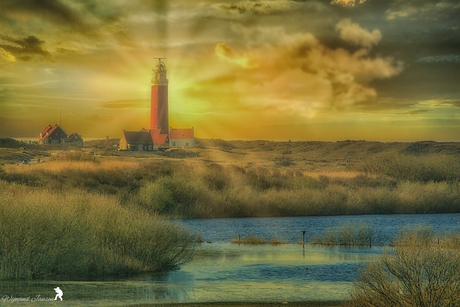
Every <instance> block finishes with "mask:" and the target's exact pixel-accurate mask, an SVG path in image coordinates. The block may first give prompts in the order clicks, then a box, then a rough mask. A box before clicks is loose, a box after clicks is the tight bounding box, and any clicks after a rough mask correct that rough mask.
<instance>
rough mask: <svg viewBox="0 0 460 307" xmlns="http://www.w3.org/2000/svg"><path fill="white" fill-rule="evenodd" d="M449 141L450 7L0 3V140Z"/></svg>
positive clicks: (275, 0)
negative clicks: (152, 124) (140, 134)
mask: <svg viewBox="0 0 460 307" xmlns="http://www.w3.org/2000/svg"><path fill="white" fill-rule="evenodd" d="M155 57H165V58H166V59H165V60H164V62H165V64H166V66H167V69H168V79H169V82H170V85H169V109H170V113H169V117H170V126H173V127H176V128H187V127H192V126H193V127H194V128H195V135H196V137H200V138H221V139H265V140H288V139H291V140H324V141H335V140H346V139H352V140H362V139H364V140H369V141H370V140H376V141H419V140H435V141H460V2H459V1H451V0H432V1H427V0H390V1H381V0H355V1H353V0H311V1H301V0H297V1H292V0H245V1H239V0H233V1H223V0H222V1H210V0H199V1H198V0H181V1H179V0H177V1H174V0H172V1H167V0H157V1H154V0H97V1H96V0H88V1H77V0H55V1H38V0H35V1H34V0H1V1H0V137H14V138H27V137H37V136H38V134H39V132H40V131H41V130H42V129H43V128H45V127H46V126H47V125H49V124H51V125H54V124H58V123H59V121H61V123H62V127H63V129H64V131H66V132H67V133H68V134H70V133H72V132H77V133H79V134H81V135H82V136H83V138H84V139H89V138H104V137H105V136H106V135H109V137H112V138H115V137H120V136H121V133H122V131H123V129H126V130H140V129H142V128H143V127H145V128H147V127H148V126H149V107H150V102H149V96H150V79H151V68H152V67H154V66H155V64H156V61H157V60H155Z"/></svg>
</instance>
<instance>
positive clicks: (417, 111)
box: [404, 110, 433, 115]
mask: <svg viewBox="0 0 460 307" xmlns="http://www.w3.org/2000/svg"><path fill="white" fill-rule="evenodd" d="M431 111H433V110H412V111H407V112H404V114H406V115H417V114H423V113H427V112H431Z"/></svg>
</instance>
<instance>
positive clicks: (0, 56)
mask: <svg viewBox="0 0 460 307" xmlns="http://www.w3.org/2000/svg"><path fill="white" fill-rule="evenodd" d="M14 61H16V58H15V57H14V55H12V54H11V53H9V52H8V51H6V50H4V49H3V48H1V47H0V65H5V64H9V63H11V62H14Z"/></svg>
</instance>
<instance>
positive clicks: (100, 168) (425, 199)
mask: <svg viewBox="0 0 460 307" xmlns="http://www.w3.org/2000/svg"><path fill="white" fill-rule="evenodd" d="M441 158H443V157H441ZM402 159H406V158H402ZM414 159H417V157H414ZM432 159H434V158H432ZM441 160H442V159H441ZM379 161H380V160H379ZM430 161H431V160H430ZM433 161H434V160H433ZM447 161H448V163H451V162H452V161H451V160H449V159H447ZM388 163H390V162H388ZM395 163H396V162H395ZM398 163H399V162H398ZM433 163H435V165H444V162H442V161H438V160H436V161H434V162H433ZM415 164H416V163H415ZM415 164H414V163H413V165H415ZM396 165H399V164H397V163H396ZM453 165H454V164H452V166H453ZM414 167H415V166H414ZM442 169H445V168H444V166H443V168H442ZM366 171H367V172H368V173H365V172H357V171H356V170H352V171H350V172H342V175H341V174H340V173H337V172H336V173H334V176H328V174H327V173H324V174H323V173H314V174H313V173H302V172H299V171H294V170H283V171H280V170H279V169H278V168H255V167H251V168H243V167H238V166H232V165H230V166H223V165H218V164H212V163H202V164H201V163H187V162H177V163H172V162H169V163H165V162H125V161H123V160H121V161H115V160H113V161H110V160H109V161H101V162H100V163H93V162H81V161H79V162H69V161H55V162H52V161H50V162H46V163H43V164H39V165H31V166H27V167H20V166H4V167H2V168H0V180H4V181H6V182H10V183H18V184H24V185H26V186H30V187H39V188H44V189H48V190H50V191H59V192H66V191H71V190H74V189H77V190H84V191H89V192H91V193H93V192H94V193H98V194H103V195H117V196H118V197H119V198H120V199H121V204H122V205H124V206H131V207H132V206H136V207H140V208H141V209H142V210H146V211H147V212H149V213H150V214H153V215H155V214H160V215H167V216H171V217H181V218H216V217H256V216H305V215H342V214H407V213H458V212H460V185H459V181H458V175H456V176H457V177H455V174H453V173H452V172H450V171H446V172H448V174H449V175H445V176H444V177H442V176H441V177H440V176H435V175H433V180H425V179H426V178H428V177H423V178H425V179H423V180H418V179H417V178H414V176H410V177H408V178H400V176H399V175H398V176H399V177H398V176H397V175H395V176H390V173H388V172H387V171H385V170H381V171H380V170H378V169H372V170H371V169H369V168H368V169H366ZM380 172H381V173H380ZM415 177H417V176H415ZM440 178H441V179H442V178H445V179H446V180H443V181H439V179H440Z"/></svg>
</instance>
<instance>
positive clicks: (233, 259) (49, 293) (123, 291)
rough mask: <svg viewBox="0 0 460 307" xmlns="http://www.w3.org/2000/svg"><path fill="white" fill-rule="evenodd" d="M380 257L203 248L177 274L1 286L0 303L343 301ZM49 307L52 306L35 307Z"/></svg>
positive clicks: (293, 248) (293, 247) (283, 248)
mask: <svg viewBox="0 0 460 307" xmlns="http://www.w3.org/2000/svg"><path fill="white" fill-rule="evenodd" d="M380 252H381V251H380V250H379V249H378V248H373V249H367V251H366V252H362V251H361V252H358V253H354V252H353V249H338V248H322V247H311V246H302V245H297V244H288V245H280V246H271V245H263V246H243V245H240V246H239V245H236V244H231V243H219V244H201V245H200V246H199V247H198V248H197V253H196V254H195V256H194V258H193V260H192V261H191V262H190V263H188V264H186V265H184V266H183V267H182V269H181V270H178V271H173V272H169V273H161V274H146V275H139V276H136V277H132V278H129V279H125V280H112V281H99V282H97V281H78V282H64V281H45V282H30V283H27V282H2V283H0V297H3V296H14V297H31V298H32V297H35V296H36V295H41V297H52V298H54V295H55V293H54V290H53V288H55V287H57V286H59V287H60V288H61V289H62V290H63V291H64V296H63V298H64V300H65V301H66V306H78V305H81V304H85V305H88V304H90V305H95V306H110V305H113V304H115V303H116V302H117V303H123V304H134V303H146V302H150V303H172V302H212V301H244V300H246V301H286V300H310V299H311V300H313V299H315V300H318V299H344V298H346V297H347V295H348V291H349V289H350V285H351V282H352V281H353V280H354V279H355V278H356V273H355V272H356V270H355V269H356V266H357V265H358V266H359V265H361V264H362V263H364V262H365V261H368V260H369V259H371V258H372V257H375V256H376V255H378V254H379V253H380ZM14 304H15V306H25V305H27V304H30V303H28V302H24V303H21V302H16V303H14ZM50 304H54V301H53V302H42V303H34V306H41V305H43V306H45V305H46V306H49V305H50ZM2 305H3V304H2Z"/></svg>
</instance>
